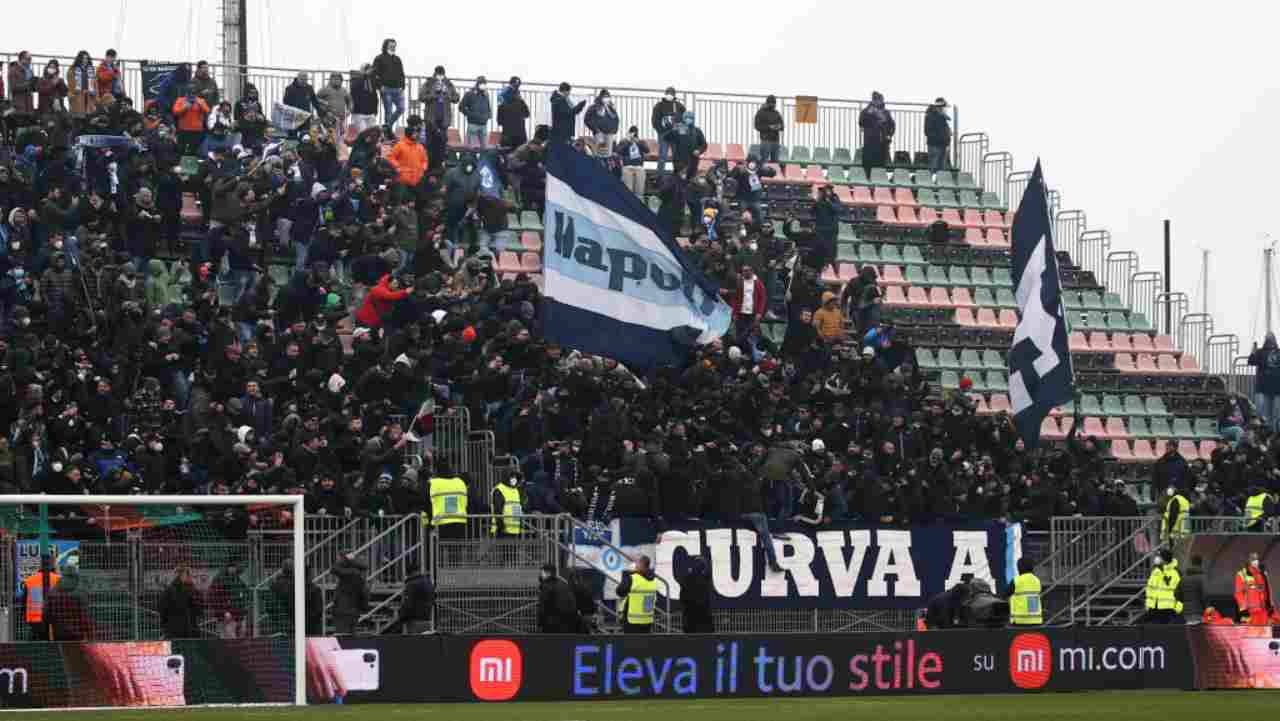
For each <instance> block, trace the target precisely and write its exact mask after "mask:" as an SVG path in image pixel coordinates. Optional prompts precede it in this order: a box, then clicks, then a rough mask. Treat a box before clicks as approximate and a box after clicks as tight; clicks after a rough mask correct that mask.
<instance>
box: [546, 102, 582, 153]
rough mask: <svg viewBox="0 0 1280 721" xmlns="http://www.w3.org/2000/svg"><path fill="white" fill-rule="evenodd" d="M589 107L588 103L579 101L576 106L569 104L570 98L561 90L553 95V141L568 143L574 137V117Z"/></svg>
mask: <svg viewBox="0 0 1280 721" xmlns="http://www.w3.org/2000/svg"><path fill="white" fill-rule="evenodd" d="M586 106H587V101H585V100H579V101H578V103H577V104H576V105H570V104H569V96H568V95H564V94H563V93H561V92H560V91H559V90H557V91H555V92H554V93H552V94H551V141H552V142H562V143H567V142H569V139H570V138H572V137H573V130H574V117H575V116H576V115H577V114H578V113H581V112H582V109H583V108H585V107H586Z"/></svg>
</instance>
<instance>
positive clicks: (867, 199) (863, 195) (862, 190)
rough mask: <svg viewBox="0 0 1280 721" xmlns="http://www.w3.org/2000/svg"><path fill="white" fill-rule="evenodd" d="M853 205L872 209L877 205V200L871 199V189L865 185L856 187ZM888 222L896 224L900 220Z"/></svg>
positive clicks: (895, 219)
mask: <svg viewBox="0 0 1280 721" xmlns="http://www.w3.org/2000/svg"><path fill="white" fill-rule="evenodd" d="M853 204H854V205H856V206H858V207H860V208H870V207H872V206H874V205H875V204H876V201H875V198H872V197H871V188H868V187H866V186H863V185H857V186H854V188H853ZM888 222H891V223H896V222H898V219H897V218H894V219H893V220H891V221H888Z"/></svg>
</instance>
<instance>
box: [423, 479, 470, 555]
mask: <svg viewBox="0 0 1280 721" xmlns="http://www.w3.org/2000/svg"><path fill="white" fill-rule="evenodd" d="M427 492H428V493H429V494H430V496H431V506H430V509H431V510H430V514H431V516H430V519H429V521H430V525H431V526H434V527H435V529H436V532H437V534H439V537H440V538H445V539H464V538H466V537H467V482H466V481H464V480H462V479H461V478H459V477H458V476H455V475H453V472H452V470H451V469H450V466H449V464H448V462H446V461H443V460H442V461H438V462H437V463H436V474H435V475H434V476H432V477H431V480H430V481H429V482H428V490H427ZM423 525H427V524H426V523H424V524H423Z"/></svg>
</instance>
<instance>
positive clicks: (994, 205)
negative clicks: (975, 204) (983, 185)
mask: <svg viewBox="0 0 1280 721" xmlns="http://www.w3.org/2000/svg"><path fill="white" fill-rule="evenodd" d="M982 207H983V208H985V209H986V210H1000V211H1003V210H1005V204H1004V203H1001V202H1000V196H998V195H996V194H995V193H993V192H991V191H989V190H988V191H987V192H985V193H983V194H982Z"/></svg>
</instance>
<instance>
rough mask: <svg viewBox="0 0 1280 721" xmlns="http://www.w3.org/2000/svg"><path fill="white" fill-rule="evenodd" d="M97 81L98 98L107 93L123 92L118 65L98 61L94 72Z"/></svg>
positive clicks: (105, 95) (104, 96)
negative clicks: (96, 69)
mask: <svg viewBox="0 0 1280 721" xmlns="http://www.w3.org/2000/svg"><path fill="white" fill-rule="evenodd" d="M95 75H96V76H97V83H98V98H99V99H102V98H106V97H107V96H108V95H117V94H120V93H123V92H124V86H123V85H122V84H121V79H120V67H119V66H117V65H114V64H112V63H109V62H107V61H106V60H103V61H102V62H100V63H98V71H97V73H96V74H95Z"/></svg>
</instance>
